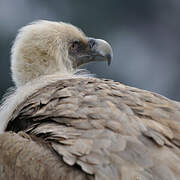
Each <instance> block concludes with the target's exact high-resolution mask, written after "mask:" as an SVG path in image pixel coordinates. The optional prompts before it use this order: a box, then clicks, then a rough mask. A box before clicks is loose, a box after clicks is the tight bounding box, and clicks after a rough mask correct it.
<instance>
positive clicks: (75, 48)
mask: <svg viewBox="0 0 180 180" xmlns="http://www.w3.org/2000/svg"><path fill="white" fill-rule="evenodd" d="M70 49H71V51H72V52H77V51H78V50H79V49H80V43H79V41H74V42H72V44H71V47H70Z"/></svg>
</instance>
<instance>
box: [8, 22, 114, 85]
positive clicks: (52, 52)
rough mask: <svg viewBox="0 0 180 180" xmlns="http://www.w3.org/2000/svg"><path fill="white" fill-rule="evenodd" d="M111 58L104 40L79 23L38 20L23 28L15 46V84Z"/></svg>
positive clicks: (71, 72)
mask: <svg viewBox="0 0 180 180" xmlns="http://www.w3.org/2000/svg"><path fill="white" fill-rule="evenodd" d="M111 59H112V48H111V46H110V45H109V44H108V43H107V42H106V41H104V40H101V39H94V38H89V37H87V36H86V35H85V34H84V33H83V32H82V31H81V30H80V29H78V28H77V27H75V26H73V25H71V24H67V23H63V22H52V21H44V20H43V21H37V22H34V23H32V24H29V25H27V26H25V27H23V28H21V29H20V31H19V34H18V35H17V37H16V39H15V42H14V45H13V47H12V56H11V71H12V78H13V81H14V82H15V84H16V86H17V87H19V86H22V85H24V84H26V83H27V82H29V81H32V80H34V79H37V78H39V77H42V76H44V75H52V74H58V75H62V76H65V75H73V74H75V73H76V72H77V69H78V68H79V67H80V66H82V65H84V64H87V63H89V62H92V61H104V60H105V61H107V62H108V64H110V62H111Z"/></svg>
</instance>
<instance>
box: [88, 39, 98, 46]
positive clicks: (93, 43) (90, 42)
mask: <svg viewBox="0 0 180 180" xmlns="http://www.w3.org/2000/svg"><path fill="white" fill-rule="evenodd" d="M95 44H96V42H95V40H94V39H90V40H89V47H90V48H93V46H94V45H95Z"/></svg>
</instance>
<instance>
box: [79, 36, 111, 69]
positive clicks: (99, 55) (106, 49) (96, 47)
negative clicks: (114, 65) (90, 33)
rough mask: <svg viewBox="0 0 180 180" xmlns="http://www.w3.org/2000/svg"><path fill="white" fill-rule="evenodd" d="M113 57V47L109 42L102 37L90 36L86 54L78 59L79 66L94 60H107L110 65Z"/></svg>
mask: <svg viewBox="0 0 180 180" xmlns="http://www.w3.org/2000/svg"><path fill="white" fill-rule="evenodd" d="M112 58H113V52H112V48H111V46H110V44H109V43H107V42H106V41H104V40H102V39H94V38H88V48H87V50H86V52H85V53H84V55H81V56H79V57H78V59H77V66H81V65H84V64H87V63H89V62H93V61H107V63H108V66H109V65H110V64H111V60H112Z"/></svg>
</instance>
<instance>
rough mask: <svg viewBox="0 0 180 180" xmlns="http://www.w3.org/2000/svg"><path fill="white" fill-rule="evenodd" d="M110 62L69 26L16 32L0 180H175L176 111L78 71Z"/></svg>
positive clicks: (102, 49) (178, 174) (0, 116)
mask: <svg viewBox="0 0 180 180" xmlns="http://www.w3.org/2000/svg"><path fill="white" fill-rule="evenodd" d="M111 58H112V49H111V46H110V45H109V44H108V43H107V42H106V41H104V40H100V39H94V38H88V37H86V36H85V34H84V33H83V32H82V31H81V30H80V29H78V28H76V27H75V26H73V25H71V24H66V23H62V22H50V21H38V22H35V23H32V24H30V25H27V26H25V27H23V28H22V29H21V30H20V31H19V34H18V35H17V38H16V40H15V42H14V45H13V47H12V56H11V71H12V78H13V81H14V82H15V85H16V88H15V89H14V91H13V92H12V93H11V94H10V95H9V96H8V97H7V98H6V100H5V101H4V103H3V104H2V106H1V112H0V131H1V135H0V179H3V180H11V179H16V180H35V179H38V180H43V179H47V180H55V179H57V180H60V179H62V180H80V179H82V180H84V179H97V180H178V179H180V103H179V102H175V101H172V100H169V99H167V98H165V97H163V96H160V95H158V94H155V93H152V92H148V91H144V90H140V89H137V88H133V87H129V86H126V85H123V84H121V83H119V82H114V81H112V80H105V79H98V78H93V77H91V76H89V75H88V74H87V73H85V74H83V73H82V71H81V70H78V69H79V67H80V66H81V65H83V64H85V63H88V62H91V61H99V60H100V61H101V60H105V61H108V62H109V63H110V60H111Z"/></svg>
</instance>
